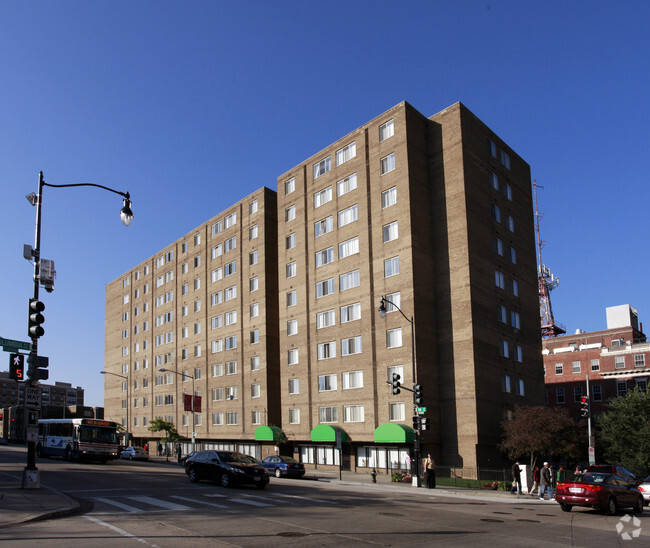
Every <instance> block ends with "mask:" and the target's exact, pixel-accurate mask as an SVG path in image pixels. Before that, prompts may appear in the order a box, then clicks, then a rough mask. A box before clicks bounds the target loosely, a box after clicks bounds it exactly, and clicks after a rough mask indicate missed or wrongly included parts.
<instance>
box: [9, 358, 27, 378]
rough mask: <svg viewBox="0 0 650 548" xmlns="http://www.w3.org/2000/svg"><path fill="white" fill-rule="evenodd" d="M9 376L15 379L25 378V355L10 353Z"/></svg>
mask: <svg viewBox="0 0 650 548" xmlns="http://www.w3.org/2000/svg"><path fill="white" fill-rule="evenodd" d="M9 378H10V379H13V380H15V381H24V380H25V355H24V354H10V355H9Z"/></svg>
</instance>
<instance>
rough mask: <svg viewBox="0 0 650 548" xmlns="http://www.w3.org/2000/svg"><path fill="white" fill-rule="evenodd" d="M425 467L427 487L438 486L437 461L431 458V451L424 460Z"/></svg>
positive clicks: (423, 465) (433, 487) (423, 466)
mask: <svg viewBox="0 0 650 548" xmlns="http://www.w3.org/2000/svg"><path fill="white" fill-rule="evenodd" d="M422 468H424V477H425V479H426V484H427V489H435V488H436V463H435V461H434V460H433V459H432V458H431V453H427V458H426V459H424V460H423V461H422Z"/></svg>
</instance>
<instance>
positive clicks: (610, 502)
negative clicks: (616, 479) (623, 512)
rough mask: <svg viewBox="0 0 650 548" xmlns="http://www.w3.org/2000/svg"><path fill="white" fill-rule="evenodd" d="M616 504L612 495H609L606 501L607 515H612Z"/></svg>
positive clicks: (614, 512)
mask: <svg viewBox="0 0 650 548" xmlns="http://www.w3.org/2000/svg"><path fill="white" fill-rule="evenodd" d="M617 509H618V508H617V505H616V499H615V498H614V497H610V498H609V500H608V501H607V508H606V510H605V512H606V513H607V515H608V516H613V515H614V514H616V510H617Z"/></svg>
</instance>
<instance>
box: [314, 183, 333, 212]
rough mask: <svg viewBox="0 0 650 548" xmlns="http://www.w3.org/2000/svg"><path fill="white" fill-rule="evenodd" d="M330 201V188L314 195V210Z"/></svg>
mask: <svg viewBox="0 0 650 548" xmlns="http://www.w3.org/2000/svg"><path fill="white" fill-rule="evenodd" d="M331 201H332V187H331V186H328V187H327V188H325V189H323V190H321V191H319V192H316V193H314V209H316V208H318V207H320V206H322V205H324V204H326V203H328V202H331Z"/></svg>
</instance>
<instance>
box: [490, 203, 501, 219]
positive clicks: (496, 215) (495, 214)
mask: <svg viewBox="0 0 650 548" xmlns="http://www.w3.org/2000/svg"><path fill="white" fill-rule="evenodd" d="M492 218H493V219H494V220H495V221H496V222H497V223H500V222H501V208H500V207H499V206H498V205H496V204H492Z"/></svg>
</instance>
